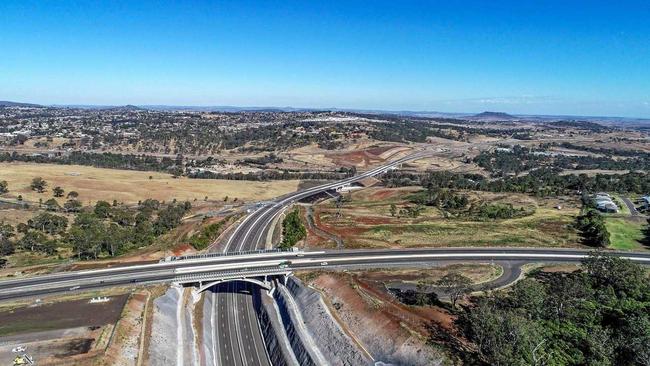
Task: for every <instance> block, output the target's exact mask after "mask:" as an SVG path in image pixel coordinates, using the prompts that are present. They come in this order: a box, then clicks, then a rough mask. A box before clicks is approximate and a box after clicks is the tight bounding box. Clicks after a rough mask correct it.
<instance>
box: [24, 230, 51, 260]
mask: <svg viewBox="0 0 650 366" xmlns="http://www.w3.org/2000/svg"><path fill="white" fill-rule="evenodd" d="M18 246H19V247H20V248H21V249H23V250H29V251H31V252H42V253H45V254H53V253H54V252H55V251H56V242H54V241H51V240H48V239H47V237H46V236H45V235H44V234H43V233H41V232H39V231H28V232H27V233H26V234H25V235H24V236H23V237H22V238H21V239H20V240H19V241H18Z"/></svg>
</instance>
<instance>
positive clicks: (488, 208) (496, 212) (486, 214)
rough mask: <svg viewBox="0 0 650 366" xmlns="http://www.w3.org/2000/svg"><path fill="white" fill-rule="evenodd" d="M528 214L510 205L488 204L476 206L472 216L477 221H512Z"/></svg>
mask: <svg viewBox="0 0 650 366" xmlns="http://www.w3.org/2000/svg"><path fill="white" fill-rule="evenodd" d="M528 214H530V212H528V211H526V210H525V209H524V208H523V207H519V208H515V207H513V206H512V204H510V203H489V204H482V205H479V206H478V209H477V210H475V211H474V212H473V215H474V216H476V217H477V218H479V219H485V220H498V219H513V218H515V217H522V216H526V215H528Z"/></svg>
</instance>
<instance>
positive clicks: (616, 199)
mask: <svg viewBox="0 0 650 366" xmlns="http://www.w3.org/2000/svg"><path fill="white" fill-rule="evenodd" d="M612 198H613V199H614V202H616V205H618V208H620V211H619V212H618V213H619V215H625V216H629V215H630V209H629V208H627V205H626V204H625V202H623V199H622V198H621V196H620V195H618V194H612Z"/></svg>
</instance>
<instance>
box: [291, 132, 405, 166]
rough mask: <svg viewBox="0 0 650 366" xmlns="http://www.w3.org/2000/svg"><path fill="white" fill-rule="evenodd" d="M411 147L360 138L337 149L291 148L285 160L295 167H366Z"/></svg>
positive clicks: (400, 153)
mask: <svg viewBox="0 0 650 366" xmlns="http://www.w3.org/2000/svg"><path fill="white" fill-rule="evenodd" d="M411 151H412V147H410V146H405V145H402V144H394V143H380V142H379V143H378V142H377V141H374V140H366V139H361V140H359V141H357V142H354V143H350V144H348V145H347V146H345V147H344V148H342V149H339V150H324V149H320V148H318V146H316V145H309V146H305V147H301V148H297V149H294V150H292V151H291V152H290V153H288V154H286V155H287V160H288V161H289V162H290V161H293V162H294V164H296V165H295V166H292V167H297V168H303V169H304V167H305V166H311V167H317V168H318V169H323V168H328V169H333V168H338V167H341V166H355V167H357V168H361V169H364V168H368V167H369V166H373V165H378V164H381V163H383V162H386V161H388V160H394V159H397V158H399V157H401V156H404V155H407V154H408V153H409V152H411Z"/></svg>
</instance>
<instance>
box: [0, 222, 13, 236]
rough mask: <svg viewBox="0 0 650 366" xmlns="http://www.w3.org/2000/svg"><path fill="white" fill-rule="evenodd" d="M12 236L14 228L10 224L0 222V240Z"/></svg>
mask: <svg viewBox="0 0 650 366" xmlns="http://www.w3.org/2000/svg"><path fill="white" fill-rule="evenodd" d="M12 236H14V228H13V226H11V224H5V223H4V221H2V222H0V239H9V238H11V237H12Z"/></svg>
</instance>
